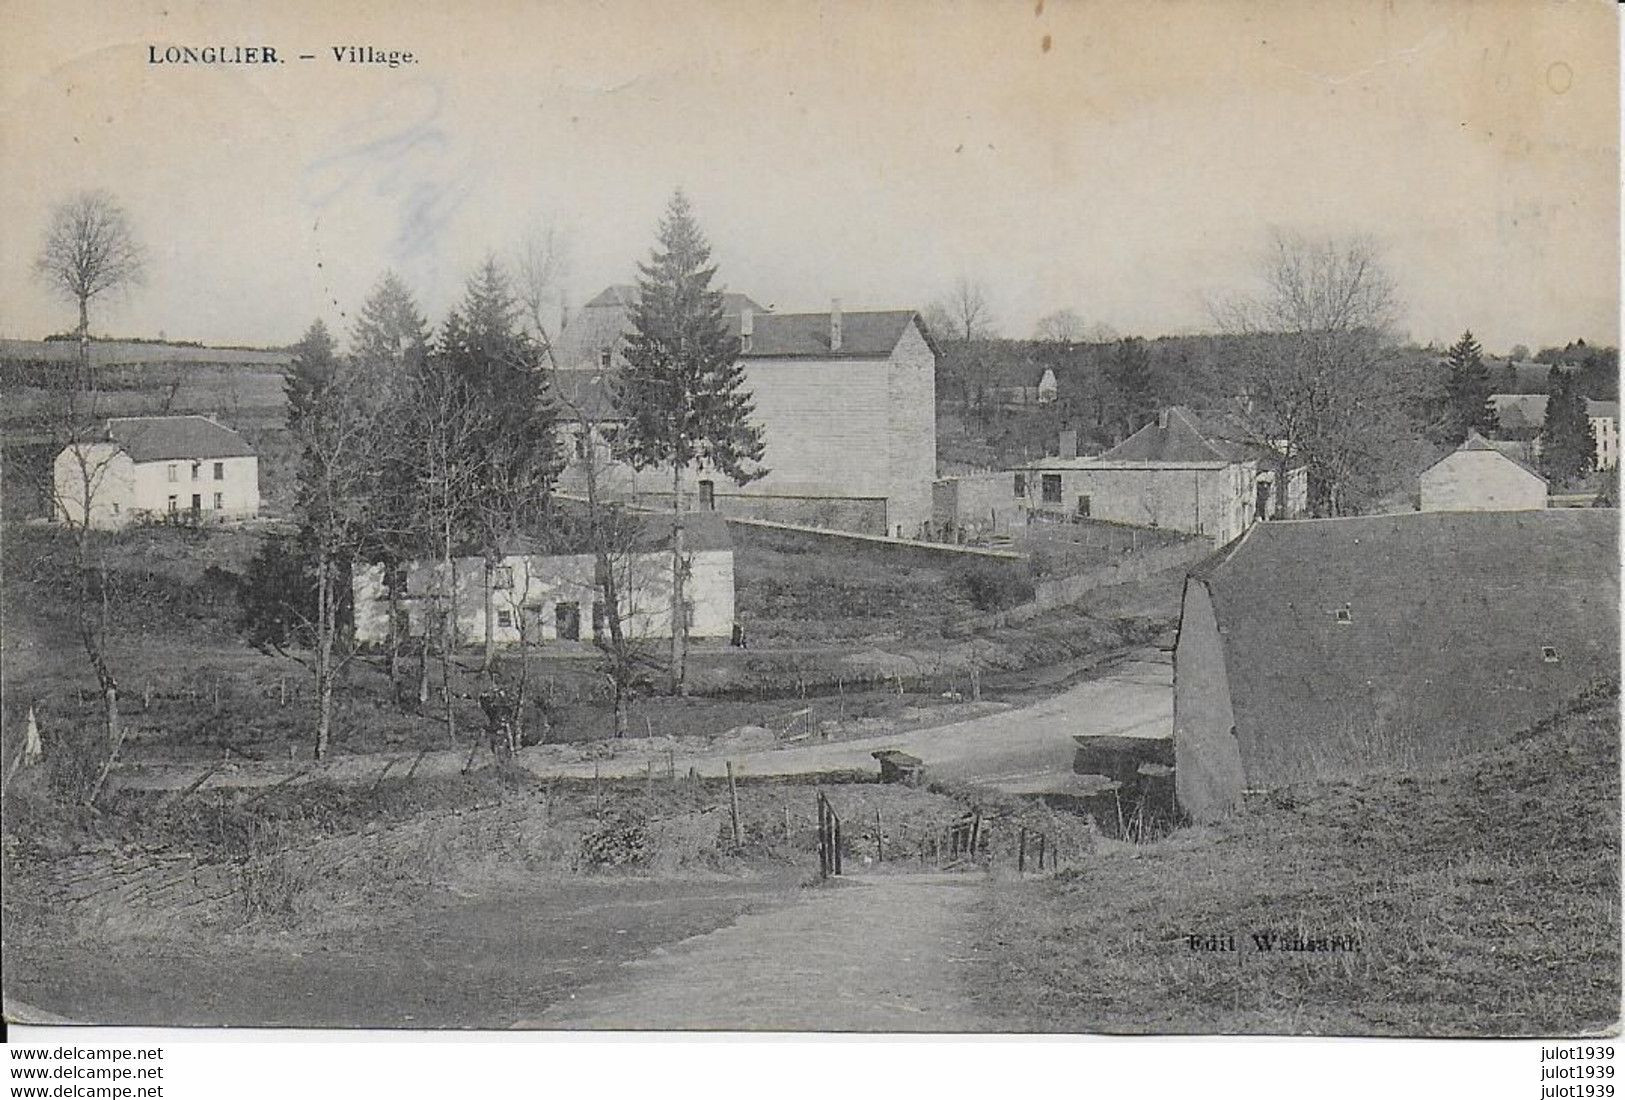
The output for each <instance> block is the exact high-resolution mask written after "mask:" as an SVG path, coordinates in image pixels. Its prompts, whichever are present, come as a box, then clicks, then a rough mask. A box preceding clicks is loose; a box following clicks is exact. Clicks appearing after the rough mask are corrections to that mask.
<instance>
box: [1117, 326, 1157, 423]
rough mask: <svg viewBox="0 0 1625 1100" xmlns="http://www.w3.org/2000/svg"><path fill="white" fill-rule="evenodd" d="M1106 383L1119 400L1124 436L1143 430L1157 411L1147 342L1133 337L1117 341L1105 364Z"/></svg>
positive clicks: (1118, 407)
mask: <svg viewBox="0 0 1625 1100" xmlns="http://www.w3.org/2000/svg"><path fill="white" fill-rule="evenodd" d="M1106 380H1107V381H1108V382H1110V383H1111V386H1112V389H1113V391H1114V392H1115V395H1116V399H1117V410H1118V420H1119V422H1120V423H1121V426H1122V431H1123V435H1124V436H1129V435H1133V434H1134V433H1135V432H1137V431H1139V430H1140V429H1141V428H1143V427H1144V426H1145V425H1146V424H1147V423H1148V422H1149V421H1150V420H1151V418H1152V417H1153V416H1155V415H1156V411H1157V393H1156V386H1155V383H1154V381H1153V379H1152V377H1151V354H1150V352H1149V351H1147V350H1146V346H1145V341H1144V340H1142V339H1140V338H1139V337H1138V336H1130V337H1127V338H1125V339H1123V340H1120V341H1118V343H1117V347H1116V348H1115V349H1114V350H1113V352H1112V357H1111V361H1110V362H1109V363H1107V365H1106Z"/></svg>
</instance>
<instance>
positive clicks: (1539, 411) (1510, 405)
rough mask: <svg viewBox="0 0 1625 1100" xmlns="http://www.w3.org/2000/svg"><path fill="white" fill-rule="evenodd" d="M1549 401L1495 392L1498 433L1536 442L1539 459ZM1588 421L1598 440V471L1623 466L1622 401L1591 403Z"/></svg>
mask: <svg viewBox="0 0 1625 1100" xmlns="http://www.w3.org/2000/svg"><path fill="white" fill-rule="evenodd" d="M1546 401H1547V397H1546V395H1545V394H1543V393H1492V394H1491V395H1490V403H1491V404H1492V405H1494V406H1495V418H1496V421H1497V422H1498V423H1499V425H1500V431H1499V433H1498V434H1500V435H1502V436H1505V437H1506V438H1507V439H1524V440H1535V453H1536V455H1537V457H1538V455H1539V453H1540V446H1539V436H1540V433H1541V432H1542V431H1543V430H1545V427H1546ZM1586 418H1587V419H1588V420H1589V421H1590V422H1591V434H1592V436H1593V438H1595V439H1596V441H1597V454H1596V459H1595V461H1596V466H1597V469H1599V470H1611V469H1613V468H1614V467H1615V466H1618V465H1619V402H1618V401H1589V400H1588V401H1587V402H1586Z"/></svg>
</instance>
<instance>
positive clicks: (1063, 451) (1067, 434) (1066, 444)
mask: <svg viewBox="0 0 1625 1100" xmlns="http://www.w3.org/2000/svg"><path fill="white" fill-rule="evenodd" d="M1059 450H1060V456H1061V457H1062V458H1077V457H1078V430H1077V429H1076V428H1067V429H1066V430H1064V431H1063V432H1061V445H1060V448H1059Z"/></svg>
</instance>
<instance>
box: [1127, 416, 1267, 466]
mask: <svg viewBox="0 0 1625 1100" xmlns="http://www.w3.org/2000/svg"><path fill="white" fill-rule="evenodd" d="M1247 457H1249V456H1248V454H1247V451H1246V449H1245V448H1244V447H1243V446H1241V445H1240V444H1237V443H1234V442H1231V441H1229V440H1226V439H1222V438H1220V439H1215V438H1209V436H1208V435H1207V434H1206V432H1204V430H1203V427H1202V425H1200V424H1199V423H1198V422H1197V419H1196V417H1195V415H1194V414H1193V413H1192V412H1191V411H1190V410H1189V409H1187V408H1185V407H1184V406H1183V405H1174V406H1171V407H1169V408H1167V409H1164V410H1163V411H1162V412H1161V413H1159V414H1158V418H1157V419H1156V420H1154V421H1152V422H1151V423H1149V424H1147V425H1146V426H1145V427H1143V428H1141V429H1140V430H1139V431H1137V432H1135V433H1134V434H1133V435H1131V436H1129V437H1128V438H1127V439H1125V440H1123V442H1121V443H1119V444H1118V445H1117V446H1115V447H1113V448H1112V449H1111V450H1109V451H1107V452H1106V453H1105V454H1102V455H1101V456H1100V458H1101V460H1102V461H1106V462H1241V461H1243V460H1245V459H1246V458H1247Z"/></svg>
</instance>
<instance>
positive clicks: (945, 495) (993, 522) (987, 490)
mask: <svg viewBox="0 0 1625 1100" xmlns="http://www.w3.org/2000/svg"><path fill="white" fill-rule="evenodd" d="M1025 522H1026V514H1025V512H1024V511H1023V508H1022V502H1021V501H1018V500H1017V499H1016V492H1015V480H1014V477H1013V475H1011V474H1010V473H1008V472H1004V471H999V472H995V473H982V474H959V475H957V476H955V477H940V478H938V479H937V480H936V482H935V483H933V484H932V486H931V529H932V535H933V536H934V537H936V538H940V539H942V540H943V541H944V542H965V541H967V540H970V541H974V540H976V539H981V538H987V537H990V536H993V535H1007V534H1009V533H1010V530H1011V528H1012V527H1017V526H1021V525H1022V524H1024V523H1025Z"/></svg>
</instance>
